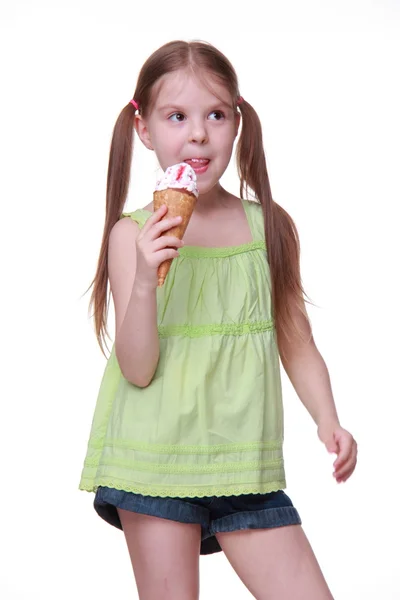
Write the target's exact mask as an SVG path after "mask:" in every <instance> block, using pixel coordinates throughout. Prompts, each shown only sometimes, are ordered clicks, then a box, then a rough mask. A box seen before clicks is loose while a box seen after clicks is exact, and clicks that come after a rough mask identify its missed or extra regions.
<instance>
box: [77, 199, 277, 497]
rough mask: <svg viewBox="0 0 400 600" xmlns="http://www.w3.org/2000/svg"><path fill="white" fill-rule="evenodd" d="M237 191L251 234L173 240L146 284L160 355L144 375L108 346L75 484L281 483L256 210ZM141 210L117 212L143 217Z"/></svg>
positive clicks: (212, 487) (259, 489) (153, 488)
mask: <svg viewBox="0 0 400 600" xmlns="http://www.w3.org/2000/svg"><path fill="white" fill-rule="evenodd" d="M242 202H243V206H244V209H245V212H246V215H247V219H248V222H249V225H250V229H251V232H252V236H253V241H252V242H251V243H249V244H243V245H241V246H230V247H225V248H205V247H195V246H184V247H183V248H182V249H180V251H179V252H180V256H179V258H175V259H174V260H173V262H172V265H171V269H170V272H169V274H168V276H167V278H166V280H165V283H164V286H163V287H161V288H158V289H157V306H158V317H157V319H158V331H159V339H160V357H159V362H158V366H157V370H156V372H155V374H154V377H153V380H152V381H151V383H150V385H149V386H148V387H146V388H139V387H137V386H135V385H133V384H132V383H129V382H128V381H127V380H126V379H125V378H124V377H123V375H122V374H121V371H120V368H119V365H118V361H117V358H116V355H115V348H114V346H113V348H112V352H111V355H110V358H109V359H108V362H107V365H106V368H105V372H104V375H103V379H102V381H101V385H100V390H99V394H98V399H97V404H96V407H95V412H94V417H93V422H92V428H91V432H90V437H89V442H88V449H87V454H86V459H85V462H84V468H83V472H82V477H81V481H80V485H79V488H80V489H82V490H87V491H96V489H97V487H98V486H107V487H111V488H116V489H119V490H125V491H128V492H129V491H130V492H136V493H140V494H143V495H149V496H162V497H167V496H171V497H181V498H182V497H192V498H193V497H201V496H229V495H240V494H250V493H266V492H270V491H274V490H278V489H282V488H285V487H286V482H285V473H284V464H283V456H282V444H283V408H282V391H281V378H280V362H279V353H278V349H277V344H276V332H275V329H274V325H273V322H272V320H271V284H270V272H269V266H268V262H267V254H266V244H265V233H264V222H263V214H262V208H261V205H260V204H258V203H256V202H253V201H248V200H243V201H242ZM151 214H152V213H150V212H149V211H146V210H143V209H140V210H136V211H135V212H133V213H129V214H127V213H123V215H122V217H126V216H129V217H130V218H132V219H133V220H134V221H136V222H137V223H138V224H139V226H140V227H142V226H143V225H144V223H145V222H146V221H147V219H148V218H149V217H150V216H151Z"/></svg>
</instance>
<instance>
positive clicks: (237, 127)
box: [235, 113, 242, 137]
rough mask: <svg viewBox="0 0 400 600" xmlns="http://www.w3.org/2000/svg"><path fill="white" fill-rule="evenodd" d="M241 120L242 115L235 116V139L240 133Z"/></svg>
mask: <svg viewBox="0 0 400 600" xmlns="http://www.w3.org/2000/svg"><path fill="white" fill-rule="evenodd" d="M241 118H242V115H241V114H240V113H236V114H235V137H236V136H237V134H238V131H239V126H240V121H241Z"/></svg>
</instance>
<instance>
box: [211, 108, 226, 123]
mask: <svg viewBox="0 0 400 600" xmlns="http://www.w3.org/2000/svg"><path fill="white" fill-rule="evenodd" d="M210 115H214V118H213V119H212V121H222V119H224V118H225V115H224V113H223V112H221V111H220V110H213V111H212V113H210Z"/></svg>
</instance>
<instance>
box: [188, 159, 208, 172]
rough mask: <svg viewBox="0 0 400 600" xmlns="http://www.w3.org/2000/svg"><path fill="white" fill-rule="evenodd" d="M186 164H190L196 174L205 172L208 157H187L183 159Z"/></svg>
mask: <svg viewBox="0 0 400 600" xmlns="http://www.w3.org/2000/svg"><path fill="white" fill-rule="evenodd" d="M184 162H185V163H186V164H188V165H190V166H191V167H192V169H193V171H194V172H195V173H196V175H201V174H202V173H205V172H206V171H207V169H208V165H209V164H210V159H209V158H187V159H186V160H185V161H184Z"/></svg>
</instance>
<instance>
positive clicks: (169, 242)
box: [152, 235, 185, 252]
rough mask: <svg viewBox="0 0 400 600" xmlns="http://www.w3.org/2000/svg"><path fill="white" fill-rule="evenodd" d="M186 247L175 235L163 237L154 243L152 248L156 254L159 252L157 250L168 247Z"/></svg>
mask: <svg viewBox="0 0 400 600" xmlns="http://www.w3.org/2000/svg"><path fill="white" fill-rule="evenodd" d="M184 245H185V244H184V242H183V241H182V240H180V239H179V238H177V237H176V236H174V235H163V236H161V237H159V238H157V239H155V240H154V241H153V243H152V248H153V250H154V252H157V250H162V249H163V248H167V247H172V248H182V246H184Z"/></svg>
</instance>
